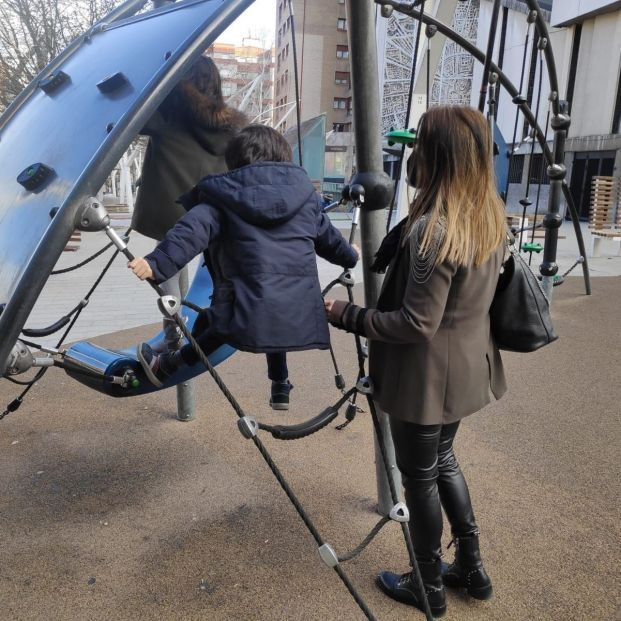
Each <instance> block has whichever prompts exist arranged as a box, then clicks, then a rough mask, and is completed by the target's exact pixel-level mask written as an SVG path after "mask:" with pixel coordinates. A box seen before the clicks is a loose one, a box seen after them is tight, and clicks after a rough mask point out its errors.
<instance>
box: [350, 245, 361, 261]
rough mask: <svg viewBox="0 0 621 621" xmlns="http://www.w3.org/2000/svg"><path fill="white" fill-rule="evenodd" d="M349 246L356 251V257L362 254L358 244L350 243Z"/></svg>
mask: <svg viewBox="0 0 621 621" xmlns="http://www.w3.org/2000/svg"><path fill="white" fill-rule="evenodd" d="M351 247H352V248H353V249H354V250H355V251H356V254H357V255H358V259H360V255H361V254H362V253H361V251H360V246H358V244H352V245H351Z"/></svg>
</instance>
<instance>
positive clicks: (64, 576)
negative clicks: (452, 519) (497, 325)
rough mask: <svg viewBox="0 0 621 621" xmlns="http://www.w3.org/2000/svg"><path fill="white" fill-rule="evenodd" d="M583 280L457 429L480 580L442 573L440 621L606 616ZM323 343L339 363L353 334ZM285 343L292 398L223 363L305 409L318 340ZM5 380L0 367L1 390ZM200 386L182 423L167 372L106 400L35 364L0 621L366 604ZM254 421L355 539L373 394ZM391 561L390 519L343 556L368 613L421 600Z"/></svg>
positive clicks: (614, 479)
mask: <svg viewBox="0 0 621 621" xmlns="http://www.w3.org/2000/svg"><path fill="white" fill-rule="evenodd" d="M593 288H594V295H593V296H592V297H586V296H584V295H583V288H582V284H581V280H580V279H578V278H575V279H570V280H569V281H568V282H567V284H565V285H564V286H563V287H561V288H557V289H555V295H556V300H555V307H554V311H555V318H556V324H557V329H558V332H559V334H560V335H561V337H562V338H561V339H560V340H559V341H558V342H557V343H555V344H553V345H552V346H550V347H548V348H545V349H544V350H542V351H540V352H537V353H534V354H529V355H506V356H505V362H506V367H507V375H508V379H509V383H510V391H509V393H508V394H507V395H506V396H505V397H504V398H503V399H502V400H501V401H500V402H498V403H496V404H493V405H491V406H490V407H488V408H487V409H486V410H484V411H483V412H481V413H479V414H478V415H475V416H472V417H470V418H469V419H467V420H466V421H465V422H464V424H463V426H462V429H461V430H460V433H459V435H458V439H457V453H458V456H459V458H460V461H461V464H462V467H463V469H464V471H465V473H466V476H467V478H468V480H469V482H470V489H471V493H472V496H473V499H474V503H475V509H476V513H477V516H478V520H479V523H480V527H481V530H482V548H483V552H484V556H485V560H486V565H487V568H488V571H489V573H490V575H491V576H492V578H493V581H494V592H495V597H494V599H493V600H491V601H490V602H483V603H481V602H474V601H469V600H467V599H466V598H465V597H464V596H463V595H461V594H453V593H451V594H450V595H449V601H448V604H449V611H448V614H447V616H446V617H445V618H446V619H447V620H448V621H450V620H456V619H460V620H464V621H475V620H484V619H485V620H503V621H504V620H516V621H518V620H519V621H526V620H537V621H539V620H542V621H573V620H576V621H577V620H585V621H586V620H588V621H593V620H612V619H618V618H619V616H618V615H619V605H620V603H621V601H620V589H619V586H620V577H619V575H620V574H619V544H620V543H621V537H620V526H619V524H620V517H621V515H620V513H621V512H620V504H619V478H620V477H619V475H620V467H619V456H620V455H621V446H620V445H621V429H620V428H621V426H620V411H621V388H620V386H619V379H620V376H621V353H620V352H621V315H620V309H621V278H598V279H595V280H594V284H593ZM152 330H153V328H140V329H136V330H131V331H125V332H119V333H116V334H111V335H108V336H105V337H101V338H99V339H97V342H100V343H106V344H108V345H110V346H127V345H128V344H133V343H136V342H137V341H139V340H140V339H141V338H143V337H146V336H147V335H150V334H151V333H152ZM334 341H335V348H336V351H337V356H338V358H339V360H340V361H341V363H342V366H343V371H344V373H345V374H346V377H347V378H348V380H351V379H352V378H353V376H354V371H355V363H354V357H353V341H352V339H351V337H350V336H348V335H346V334H343V333H339V334H335V335H334ZM290 361H291V370H292V373H291V377H292V380H293V382H294V384H295V390H294V391H293V406H292V409H291V411H290V413H288V414H283V413H275V412H272V411H271V410H269V408H268V407H267V392H268V384H267V381H266V379H265V362H264V359H263V357H261V356H252V355H248V354H237V355H235V356H233V357H232V358H231V359H229V360H228V361H227V362H225V363H224V364H223V365H221V366H220V367H218V370H219V371H220V372H221V374H222V376H223V377H224V378H225V381H226V382H227V383H229V384H230V386H231V389H232V390H233V392H234V394H235V395H237V396H238V398H239V400H240V402H241V403H242V404H243V406H244V407H245V408H247V410H248V412H250V413H251V414H252V415H255V416H257V417H258V418H260V419H261V420H269V421H278V422H300V421H302V420H304V419H306V418H308V417H310V416H311V415H314V414H316V413H317V412H319V411H320V410H321V409H322V408H323V407H325V406H326V405H328V404H329V403H331V402H334V401H336V398H337V394H336V390H335V388H334V385H333V383H332V375H333V373H332V370H331V366H330V359H329V355H328V353H327V352H309V353H305V354H294V355H291V357H290ZM16 394H17V390H16V387H14V386H12V385H10V384H9V383H8V382H6V381H3V382H2V383H0V399H1V401H0V403H2V405H4V404H5V403H7V402H8V401H9V400H11V399H12V398H13V397H14V396H15V395H16ZM197 396H198V403H199V408H198V418H197V420H196V421H194V422H191V423H180V422H178V421H177V420H176V419H175V407H176V406H175V392H174V391H172V390H169V391H166V392H163V393H156V394H155V395H151V396H145V397H137V398H134V399H123V400H114V399H111V398H108V397H105V396H104V395H101V394H99V393H96V392H93V391H91V390H88V389H87V388H85V387H83V386H81V385H79V384H77V383H76V382H74V381H72V380H71V379H69V378H68V377H66V376H65V375H64V374H63V373H62V372H60V371H57V370H52V371H51V372H49V373H48V374H47V375H46V376H45V378H44V380H43V381H42V382H41V383H40V385H37V386H36V387H35V388H34V389H33V390H32V391H31V395H29V397H28V399H27V401H26V402H25V403H24V405H23V406H22V408H21V409H20V410H19V412H17V413H15V414H11V415H10V416H9V417H7V418H6V419H5V420H4V421H2V422H0V619H1V620H2V621H5V620H17V619H28V620H30V619H36V620H51V619H52V620H73V619H76V620H78V619H79V620H83V619H88V620H102V621H103V620H106V621H109V620H111V619H113V620H116V619H119V620H156V619H157V620H162V619H163V620H168V619H170V620H199V619H200V620H209V621H212V620H213V621H219V620H229V619H231V620H233V619H236V620H237V619H243V620H265V621H267V620H305V621H306V620H309V621H310V620H329V621H331V620H338V621H348V620H350V619H351V620H357V619H362V618H364V617H363V615H362V614H361V612H360V610H359V609H358V608H357V606H356V604H355V603H354V601H353V600H352V599H351V597H350V596H349V594H348V593H347V591H346V590H345V588H344V587H343V585H342V584H341V583H340V581H339V580H338V578H337V577H336V575H335V574H334V572H333V571H331V570H329V569H327V568H326V567H325V566H324V565H323V564H322V563H321V562H320V560H319V559H318V556H317V552H316V547H315V545H314V542H313V540H312V538H311V536H310V535H309V534H308V532H307V531H306V530H305V528H304V526H303V524H302V522H301V520H300V519H299V518H298V517H297V515H296V513H295V511H294V510H293V508H292V506H291V505H290V504H289V502H288V501H287V498H286V497H285V495H284V493H283V492H282V491H281V489H280V488H279V486H278V485H277V483H276V481H275V479H274V477H273V476H272V474H271V473H270V471H269V470H268V468H267V466H266V465H265V464H264V462H263V461H262V459H261V457H260V455H259V453H258V452H257V451H256V449H255V448H254V447H253V446H252V444H251V443H250V442H249V441H247V440H244V439H243V438H242V437H241V435H240V434H239V433H238V431H237V426H236V422H235V421H236V417H235V415H234V414H233V413H232V411H231V410H230V408H229V407H228V405H227V404H226V402H225V401H224V399H223V397H222V396H221V395H220V394H218V392H217V390H216V388H215V385H214V384H213V382H211V380H210V379H209V378H208V377H207V376H204V377H202V378H201V379H200V381H199V388H198V393H197ZM261 437H262V439H264V441H265V444H266V445H267V446H268V448H269V449H270V450H271V451H272V454H273V456H274V459H275V460H276V462H277V463H278V464H279V465H280V466H281V467H282V470H283V473H284V474H285V476H286V477H287V479H288V480H289V481H290V483H291V485H292V486H293V489H294V490H295V492H296V493H297V494H298V496H299V498H300V499H301V501H302V502H303V504H304V506H305V507H306V508H307V510H308V511H309V513H310V515H311V516H312V518H313V519H314V520H315V522H316V525H317V527H318V529H319V531H320V533H321V534H322V535H323V537H324V538H325V540H327V541H329V542H330V543H331V544H332V545H333V546H334V547H335V548H336V549H337V551H339V552H344V551H346V550H348V549H350V548H352V547H353V546H355V545H356V544H357V543H358V542H359V541H360V540H361V539H362V537H363V536H364V535H365V534H366V533H367V532H368V530H369V529H370V528H371V526H372V525H373V524H374V523H375V522H376V520H377V515H376V514H375V513H374V505H375V500H374V499H375V497H376V496H375V469H374V465H373V442H372V426H371V421H370V418H369V415H368V413H363V414H359V415H358V417H357V419H356V421H355V422H354V423H353V424H352V425H351V426H350V427H349V428H347V429H346V430H344V431H340V432H339V431H336V430H334V428H333V426H331V427H329V428H328V429H326V430H324V431H323V432H321V433H319V434H317V435H315V436H313V437H311V438H308V439H306V440H302V441H298V442H292V443H287V442H278V441H276V440H273V439H271V437H267V436H266V435H265V434H262V436H261ZM448 539H449V538H448V536H447V537H446V542H447V543H448ZM447 556H448V557H450V556H451V553H450V551H449V554H448V555H447ZM406 567H407V555H406V551H405V548H404V545H403V542H402V539H401V534H400V529H399V528H398V527H396V526H395V525H389V526H388V527H386V528H385V529H384V530H383V531H382V533H381V534H380V536H379V537H378V538H377V539H376V540H375V542H373V544H371V546H370V547H369V548H368V549H367V551H366V552H364V553H363V554H362V556H360V557H358V558H357V559H356V560H354V561H352V562H351V563H349V564H347V565H346V566H345V568H346V571H347V572H348V573H349V575H350V576H351V577H352V580H353V581H354V583H355V584H356V585H357V587H358V588H359V590H360V592H361V593H362V594H363V596H364V598H365V599H366V600H367V602H368V604H369V605H370V607H371V609H372V610H373V612H374V614H375V615H376V617H377V618H378V619H382V620H386V619H390V620H391V621H400V620H406V619H423V618H424V617H423V615H422V614H420V613H418V612H417V611H415V610H413V609H410V608H408V607H406V606H403V605H400V604H397V603H393V602H392V601H391V600H389V599H388V598H386V597H385V596H384V595H382V594H381V593H380V592H379V591H378V590H377V589H376V588H375V586H374V583H373V580H374V577H375V575H376V573H377V572H378V571H380V570H382V569H392V570H405V569H406Z"/></svg>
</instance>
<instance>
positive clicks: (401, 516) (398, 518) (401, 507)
mask: <svg viewBox="0 0 621 621" xmlns="http://www.w3.org/2000/svg"><path fill="white" fill-rule="evenodd" d="M388 517H389V518H390V519H391V520H394V521H395V522H409V521H410V512H409V510H408V508H407V506H406V504H405V503H404V502H398V503H397V504H396V505H395V506H394V507H393V508H392V509H391V510H390V513H389V514H388Z"/></svg>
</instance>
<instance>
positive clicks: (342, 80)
mask: <svg viewBox="0 0 621 621" xmlns="http://www.w3.org/2000/svg"><path fill="white" fill-rule="evenodd" d="M334 83H335V84H345V85H347V86H348V85H349V71H335V72H334Z"/></svg>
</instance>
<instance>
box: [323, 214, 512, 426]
mask: <svg viewBox="0 0 621 621" xmlns="http://www.w3.org/2000/svg"><path fill="white" fill-rule="evenodd" d="M420 226H422V222H420V221H419V222H418V223H417V224H415V225H414V230H413V232H412V234H411V235H410V236H409V238H408V240H407V241H406V243H405V245H401V246H400V248H399V250H398V253H397V255H396V257H395V258H394V259H393V261H392V264H391V266H390V268H389V270H388V273H387V275H386V278H385V280H384V285H383V287H382V293H381V295H380V298H379V300H378V304H377V309H361V308H360V307H357V306H355V305H353V304H351V305H347V304H345V303H343V302H335V305H334V308H333V310H332V312H331V316H336V317H338V320H337V321H336V323H337V325H340V326H342V327H344V328H345V329H348V330H350V331H353V332H357V333H359V334H362V335H364V336H366V337H367V338H369V340H370V347H369V373H370V376H371V379H372V380H373V382H374V389H375V399H376V400H377V402H378V404H379V405H380V407H381V408H382V409H383V410H384V411H385V412H387V413H388V414H390V415H391V416H394V417H395V418H398V419H400V420H404V421H406V422H410V423H417V424H419V425H439V424H449V423H453V422H455V421H457V420H460V419H462V418H464V417H465V416H468V415H469V414H472V413H474V412H476V411H478V410H480V409H481V408H483V407H484V406H485V405H487V404H488V403H489V402H490V401H491V394H493V395H494V397H496V398H497V399H499V398H500V397H501V396H502V395H503V394H504V392H505V391H506V384H505V377H504V371H503V366H502V360H501V358H500V353H499V352H498V347H497V346H496V344H495V343H494V340H493V338H492V335H491V333H490V322H489V308H490V305H491V303H492V298H493V297H494V292H495V290H496V284H497V282H498V274H499V272H500V266H501V263H502V259H503V246H502V245H501V246H500V247H499V248H498V250H496V251H495V252H493V253H492V255H491V257H490V258H489V259H488V260H487V261H485V262H484V263H483V264H482V265H480V266H479V267H473V266H462V267H458V266H456V265H453V264H451V263H449V262H448V261H444V262H442V263H439V264H437V265H435V266H434V265H433V262H430V261H429V260H427V261H425V260H424V259H423V260H421V259H420V258H419V253H418V251H417V248H418V246H417V240H418V238H419V236H418V235H417V232H419V233H420V231H417V229H418V227H420ZM427 259H429V257H427Z"/></svg>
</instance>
